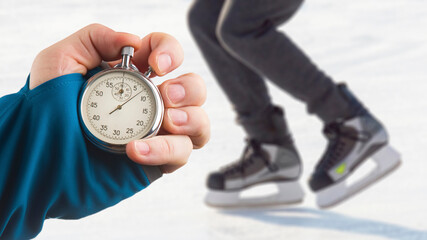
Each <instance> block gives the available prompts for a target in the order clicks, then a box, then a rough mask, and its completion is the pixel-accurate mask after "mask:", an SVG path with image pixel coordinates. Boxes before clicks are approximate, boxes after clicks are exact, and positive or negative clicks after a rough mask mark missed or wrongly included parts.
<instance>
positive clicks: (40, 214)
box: [0, 74, 161, 239]
mask: <svg viewBox="0 0 427 240" xmlns="http://www.w3.org/2000/svg"><path fill="white" fill-rule="evenodd" d="M85 81H86V79H85V77H84V76H82V75H81V74H69V75H65V76H61V77H58V78H55V79H53V80H50V81H48V82H46V83H44V84H42V85H40V86H38V87H37V88H35V89H33V90H29V89H28V81H27V84H26V86H24V88H22V89H21V91H19V92H18V93H15V94H11V95H7V96H4V97H2V98H0V239H28V238H33V237H35V236H36V235H37V234H38V233H39V232H40V231H41V229H42V226H43V221H44V220H45V219H47V218H63V219H77V218H82V217H85V216H87V215H90V214H93V213H96V212H98V211H100V210H102V209H105V208H107V207H110V206H112V205H114V204H116V203H118V202H120V201H121V200H123V199H125V198H128V197H130V196H132V195H133V194H135V193H136V192H138V191H140V190H142V189H144V188H145V187H147V186H148V185H149V184H150V183H151V182H152V181H154V180H155V179H157V178H159V177H160V176H161V172H160V170H159V169H158V168H157V167H148V166H141V165H138V164H136V163H134V162H133V161H131V160H130V159H128V158H127V156H126V155H119V154H112V153H108V152H105V151H103V150H100V149H98V148H97V147H95V146H94V145H92V144H91V142H89V141H87V139H86V138H85V137H84V135H83V133H82V130H81V128H80V123H79V120H78V112H77V103H78V97H79V92H80V90H81V87H82V85H83V83H84V82H85Z"/></svg>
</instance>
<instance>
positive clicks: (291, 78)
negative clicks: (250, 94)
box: [217, 0, 355, 123]
mask: <svg viewBox="0 0 427 240" xmlns="http://www.w3.org/2000/svg"><path fill="white" fill-rule="evenodd" d="M301 2H302V1H301V0H228V1H226V4H225V6H224V8H223V9H222V12H221V17H220V20H219V23H218V27H217V37H218V38H219V39H220V42H221V44H222V45H223V46H224V48H226V49H227V50H228V52H229V53H230V54H232V55H233V56H234V57H236V58H238V59H240V60H241V61H242V62H244V63H245V64H246V65H247V66H249V67H250V68H251V69H255V70H256V71H257V72H258V73H260V74H262V75H265V76H266V77H268V78H269V79H270V80H271V81H273V82H274V83H275V84H277V85H278V86H279V87H281V88H283V89H284V90H286V91H287V92H288V93H290V94H291V95H292V96H294V97H296V98H298V99H300V100H302V101H304V102H305V103H306V104H307V108H308V111H309V112H311V113H314V114H316V115H317V116H319V117H320V118H321V119H322V120H323V121H324V122H326V123H328V122H331V121H333V120H335V119H337V118H347V117H351V116H354V115H355V109H354V108H353V106H352V105H351V104H350V103H348V102H347V101H344V99H343V97H342V95H341V94H340V92H339V90H338V88H337V86H336V85H335V84H334V83H333V82H332V80H331V79H330V78H329V77H328V76H326V75H325V74H324V73H323V72H322V71H320V70H319V69H318V68H317V67H316V66H315V65H314V64H313V63H312V62H311V61H310V59H309V58H308V57H307V56H306V55H305V54H304V53H303V52H302V51H301V50H300V49H299V48H298V47H297V46H296V45H295V44H294V43H293V42H292V41H291V40H290V39H289V38H288V37H287V36H286V35H285V34H283V33H281V32H279V31H278V30H277V26H278V25H279V24H281V23H283V22H285V21H287V20H288V19H289V18H290V17H291V16H292V15H293V13H295V11H296V10H297V9H298V7H299V6H300V4H301Z"/></svg>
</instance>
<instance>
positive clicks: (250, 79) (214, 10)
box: [189, 0, 286, 142]
mask: <svg viewBox="0 0 427 240" xmlns="http://www.w3.org/2000/svg"><path fill="white" fill-rule="evenodd" d="M223 4H224V0H197V1H195V2H194V4H193V6H192V8H191V9H190V12H189V25H190V30H191V33H192V34H193V36H194V39H195V40H196V43H197V44H198V46H199V48H200V50H201V52H202V54H203V56H204V57H205V59H206V61H207V63H208V65H209V67H210V69H211V70H212V73H213V74H214V76H215V78H216V80H217V81H218V83H219V84H220V86H221V87H222V89H223V90H224V92H225V93H226V95H227V97H228V98H229V100H230V101H231V102H232V104H233V106H234V108H235V110H236V111H237V113H238V119H239V121H240V122H241V124H242V125H243V127H244V128H245V130H246V132H247V134H248V136H249V137H250V138H254V139H257V140H259V141H263V142H274V141H276V140H277V139H283V138H284V137H285V136H286V134H285V130H284V128H285V127H284V125H285V123H284V119H283V115H281V117H282V119H280V120H279V119H277V118H274V119H272V118H266V117H265V116H268V115H272V114H273V112H274V108H273V107H272V105H271V102H270V97H269V94H268V91H267V88H266V85H265V82H264V80H263V79H262V77H261V76H260V75H258V74H257V73H256V72H254V71H253V70H252V69H250V68H249V67H247V66H246V65H245V64H242V63H241V62H240V60H237V59H236V58H234V57H233V56H231V55H230V54H229V53H228V52H227V51H226V50H224V48H223V47H222V46H221V45H220V43H219V41H218V39H217V37H216V34H215V29H216V26H217V22H218V17H219V14H220V12H221V9H222V8H223ZM272 121H281V122H282V123H281V124H276V125H278V126H281V129H273V128H272V126H274V124H273V123H272Z"/></svg>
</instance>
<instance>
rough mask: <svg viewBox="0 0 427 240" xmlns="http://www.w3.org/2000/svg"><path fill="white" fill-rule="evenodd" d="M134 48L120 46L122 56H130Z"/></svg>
mask: <svg viewBox="0 0 427 240" xmlns="http://www.w3.org/2000/svg"><path fill="white" fill-rule="evenodd" d="M134 51H135V49H134V48H133V47H131V46H126V47H124V48H122V56H125V55H128V56H130V57H133V53H134Z"/></svg>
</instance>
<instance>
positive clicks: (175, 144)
mask: <svg viewBox="0 0 427 240" xmlns="http://www.w3.org/2000/svg"><path fill="white" fill-rule="evenodd" d="M192 148H193V145H192V143H191V140H190V138H189V137H188V136H182V135H173V136H172V135H165V136H156V137H153V138H149V139H143V140H135V141H132V142H130V143H128V145H127V146H126V154H127V155H128V157H129V158H130V159H132V160H133V161H134V162H136V163H138V164H142V165H152V166H160V168H161V169H162V171H163V172H164V173H171V172H173V171H175V170H176V169H178V168H180V167H182V166H183V165H185V164H186V163H187V160H188V158H189V156H190V153H191V151H192Z"/></svg>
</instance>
